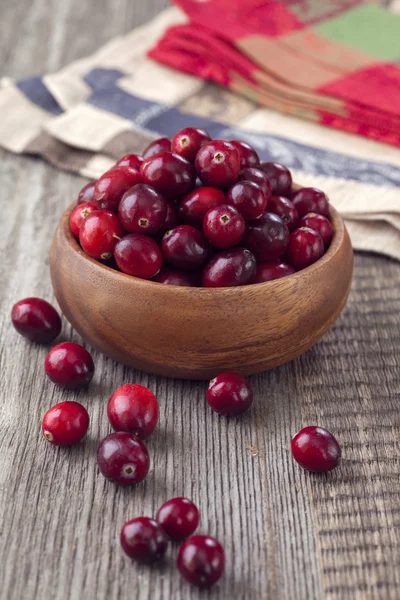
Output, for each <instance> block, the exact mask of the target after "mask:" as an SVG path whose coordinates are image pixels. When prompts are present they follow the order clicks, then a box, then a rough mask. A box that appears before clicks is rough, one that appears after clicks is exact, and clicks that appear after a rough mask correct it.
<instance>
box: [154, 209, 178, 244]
mask: <svg viewBox="0 0 400 600" xmlns="http://www.w3.org/2000/svg"><path fill="white" fill-rule="evenodd" d="M166 202H167V216H166V217H165V221H164V223H163V224H162V226H161V228H160V229H159V230H158V231H157V237H159V236H161V239H162V236H163V235H164V234H165V233H167V231H169V230H170V229H173V228H174V227H177V226H178V225H179V223H180V221H179V217H178V211H177V208H176V206H175V204H174V202H172V200H167V201H166Z"/></svg>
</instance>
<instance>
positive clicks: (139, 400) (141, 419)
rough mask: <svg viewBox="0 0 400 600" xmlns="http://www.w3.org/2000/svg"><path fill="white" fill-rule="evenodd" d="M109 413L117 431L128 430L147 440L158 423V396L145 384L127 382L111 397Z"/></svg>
mask: <svg viewBox="0 0 400 600" xmlns="http://www.w3.org/2000/svg"><path fill="white" fill-rule="evenodd" d="M107 415H108V420H109V421H110V423H111V427H112V428H113V429H114V430H115V431H127V432H128V433H133V434H134V435H136V436H137V437H138V438H140V439H141V440H145V439H146V438H148V437H149V436H150V435H151V434H152V433H153V431H154V429H155V428H156V425H157V421H158V402H157V398H156V397H155V395H154V394H153V392H151V391H150V390H149V389H148V388H146V387H144V386H143V385H139V384H137V383H126V384H125V385H121V387H119V388H118V389H117V390H115V392H114V393H113V395H112V396H111V398H110V399H109V401H108V404H107Z"/></svg>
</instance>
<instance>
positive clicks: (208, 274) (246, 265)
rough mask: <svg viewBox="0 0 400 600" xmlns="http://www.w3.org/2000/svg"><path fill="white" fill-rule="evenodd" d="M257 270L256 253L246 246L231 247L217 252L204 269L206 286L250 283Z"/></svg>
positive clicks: (204, 284)
mask: <svg viewBox="0 0 400 600" xmlns="http://www.w3.org/2000/svg"><path fill="white" fill-rule="evenodd" d="M255 270H256V259H255V257H254V254H252V253H251V252H250V251H249V250H246V249H245V248H230V249H229V250H224V251H223V252H220V253H219V254H216V255H215V256H214V258H212V259H211V260H210V262H209V263H208V265H207V266H206V267H205V268H204V271H203V286H204V287H231V286H234V285H247V284H248V283H250V280H251V279H252V277H253V275H254V273H255Z"/></svg>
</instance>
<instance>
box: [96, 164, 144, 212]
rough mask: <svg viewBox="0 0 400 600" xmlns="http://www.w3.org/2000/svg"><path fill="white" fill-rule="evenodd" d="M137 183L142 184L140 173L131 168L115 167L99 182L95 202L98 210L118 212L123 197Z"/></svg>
mask: <svg viewBox="0 0 400 600" xmlns="http://www.w3.org/2000/svg"><path fill="white" fill-rule="evenodd" d="M137 183H142V177H141V175H140V173H139V171H137V170H136V169H131V168H130V167H113V168H112V169H110V170H109V171H107V172H106V173H104V175H102V176H101V177H100V179H99V180H98V181H97V183H96V186H95V188H94V193H93V200H94V202H96V204H97V206H98V208H104V209H106V210H112V211H113V212H117V211H118V206H119V203H120V202H121V198H122V196H123V195H124V194H125V192H127V191H128V190H129V188H131V187H132V186H134V185H136V184H137Z"/></svg>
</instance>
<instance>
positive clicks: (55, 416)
mask: <svg viewBox="0 0 400 600" xmlns="http://www.w3.org/2000/svg"><path fill="white" fill-rule="evenodd" d="M88 427H89V415H88V413H87V410H86V408H85V407H84V406H82V404H79V403H78V402H60V403H59V404H56V405H55V406H52V407H51V408H50V409H49V410H48V411H47V413H46V414H45V415H44V417H43V421H42V431H43V435H44V437H45V438H46V440H47V441H48V442H50V443H51V444H54V445H55V446H72V444H77V443H78V442H80V441H81V440H82V439H83V438H84V437H85V435H86V432H87V430H88Z"/></svg>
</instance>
